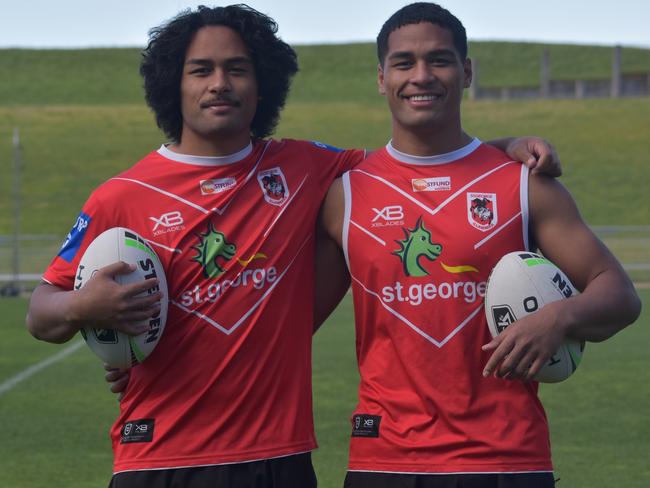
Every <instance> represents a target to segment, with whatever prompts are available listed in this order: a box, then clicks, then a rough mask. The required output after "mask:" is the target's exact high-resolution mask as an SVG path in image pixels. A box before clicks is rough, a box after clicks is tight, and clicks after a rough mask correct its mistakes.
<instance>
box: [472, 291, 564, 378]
mask: <svg viewBox="0 0 650 488" xmlns="http://www.w3.org/2000/svg"><path fill="white" fill-rule="evenodd" d="M559 303H560V302H553V303H550V304H547V305H546V306H544V307H543V308H541V309H540V310H539V311H537V312H535V313H532V314H530V315H528V316H526V317H524V318H522V319H519V320H517V321H516V322H514V323H512V324H511V325H509V326H508V328H507V329H506V330H504V331H503V332H502V333H501V334H499V335H498V336H497V337H495V338H494V339H492V341H490V342H489V343H488V344H485V345H484V346H483V347H482V348H481V349H483V351H493V353H492V356H490V359H489V360H488V362H487V363H486V365H485V368H484V370H483V376H485V377H487V376H489V375H491V374H492V373H493V372H494V375H495V376H496V377H497V378H505V379H509V380H523V381H528V380H532V379H534V377H535V375H536V374H537V373H538V372H539V370H540V369H542V367H543V366H544V365H545V364H546V363H547V362H548V361H549V359H550V358H551V356H553V354H555V353H556V352H557V350H558V349H559V348H560V345H562V342H563V341H564V340H565V338H566V337H565V332H564V328H563V327H562V326H561V325H560V324H559V322H558V317H560V316H561V315H560V314H559V313H558V310H557V309H558V304H559Z"/></svg>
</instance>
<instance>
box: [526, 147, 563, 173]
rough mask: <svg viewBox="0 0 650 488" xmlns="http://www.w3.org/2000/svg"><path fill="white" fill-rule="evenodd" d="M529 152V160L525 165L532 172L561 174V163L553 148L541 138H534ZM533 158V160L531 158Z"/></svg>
mask: <svg viewBox="0 0 650 488" xmlns="http://www.w3.org/2000/svg"><path fill="white" fill-rule="evenodd" d="M529 149H530V153H531V158H530V160H529V161H530V162H531V164H529V163H528V161H527V162H526V166H528V168H529V169H530V170H531V171H532V173H533V174H538V173H543V174H546V175H549V176H553V177H558V176H560V175H561V174H562V165H561V163H560V158H559V157H558V155H557V152H556V150H555V148H554V147H553V146H552V145H551V144H549V143H548V142H546V141H545V140H543V139H539V140H536V141H534V142H533V143H532V146H531V147H530V148H529ZM533 159H534V160H535V161H534V162H533V161H532V160H533Z"/></svg>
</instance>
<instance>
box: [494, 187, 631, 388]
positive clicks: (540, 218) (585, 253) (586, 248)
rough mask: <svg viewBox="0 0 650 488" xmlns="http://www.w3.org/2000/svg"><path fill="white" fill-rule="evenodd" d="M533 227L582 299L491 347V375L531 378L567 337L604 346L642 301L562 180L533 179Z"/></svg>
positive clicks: (539, 316) (553, 307)
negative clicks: (583, 217)
mask: <svg viewBox="0 0 650 488" xmlns="http://www.w3.org/2000/svg"><path fill="white" fill-rule="evenodd" d="M529 197H530V207H531V219H532V220H531V224H532V228H533V232H534V235H535V238H536V240H537V243H538V244H539V247H540V249H541V251H542V252H543V253H544V255H545V256H546V257H547V258H548V259H550V260H551V261H552V262H554V263H555V264H556V265H557V266H558V267H559V268H560V269H562V270H563V271H564V272H565V273H566V274H567V276H568V277H569V278H570V279H571V281H572V282H573V283H574V285H575V286H576V287H577V288H578V289H580V290H583V292H582V293H581V294H580V295H577V296H575V297H571V298H568V299H566V300H560V301H557V302H553V303H550V304H548V305H546V306H545V307H543V308H542V309H540V310H539V311H538V312H536V313H534V314H531V315H529V316H527V317H525V318H523V319H521V320H519V321H518V322H517V327H510V328H508V329H507V330H506V331H505V332H504V333H502V334H501V335H499V336H498V337H497V338H495V339H494V340H493V341H491V342H490V343H489V344H487V345H486V346H484V349H485V350H493V351H494V353H493V354H492V357H491V358H490V359H489V361H488V363H487V364H486V368H485V372H484V373H485V374H486V375H488V374H491V373H492V371H494V370H496V368H497V366H498V365H499V364H501V366H500V368H499V369H498V371H497V375H498V376H504V375H510V377H511V378H522V379H530V378H532V377H533V376H535V374H536V373H537V372H538V371H539V369H541V367H542V366H543V365H544V364H545V363H546V362H547V361H548V359H549V358H550V356H551V355H552V354H553V353H554V352H555V351H556V350H557V349H558V347H559V346H560V344H561V343H562V342H563V341H564V340H565V339H566V338H573V339H576V340H586V341H595V342H597V341H603V340H605V339H607V338H609V337H611V336H612V335H614V334H615V333H617V332H618V331H620V330H621V329H623V328H624V327H625V326H627V325H629V324H631V323H632V322H634V321H635V320H636V319H637V318H638V316H639V313H640V311H641V301H640V300H639V297H638V295H637V294H636V291H635V289H634V286H633V284H632V283H631V281H630V279H629V278H628V276H627V274H626V273H625V271H623V269H622V267H621V265H620V264H619V263H618V261H617V260H616V258H615V257H614V256H613V255H612V254H611V252H610V251H609V250H608V249H607V248H606V247H605V245H604V244H603V243H602V242H600V240H598V238H597V237H596V236H595V235H594V234H593V233H592V232H591V230H590V229H589V227H588V226H587V225H586V224H585V223H584V221H583V220H582V218H581V217H580V214H579V212H578V209H577V207H576V205H575V202H574V201H573V199H572V198H571V196H570V195H569V193H568V191H566V189H565V188H564V187H563V186H562V185H560V184H559V183H558V182H557V181H555V180H551V179H549V178H545V177H542V176H531V178H530V195H529Z"/></svg>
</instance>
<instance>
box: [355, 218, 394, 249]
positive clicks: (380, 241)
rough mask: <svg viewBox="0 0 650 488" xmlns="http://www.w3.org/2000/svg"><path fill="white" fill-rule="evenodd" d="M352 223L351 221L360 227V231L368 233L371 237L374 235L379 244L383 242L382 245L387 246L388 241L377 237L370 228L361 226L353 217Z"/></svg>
mask: <svg viewBox="0 0 650 488" xmlns="http://www.w3.org/2000/svg"><path fill="white" fill-rule="evenodd" d="M350 223H351V224H352V225H354V226H355V227H356V228H358V229H359V230H360V231H362V232H365V233H366V234H368V235H369V236H370V237H372V238H373V239H374V240H376V241H377V242H378V243H379V244H381V245H382V246H386V241H384V240H383V239H380V238H379V237H377V236H376V235H375V234H373V233H372V232H370V231H369V230H368V229H366V228H364V227H362V226H360V225H359V224H357V223H356V222H355V221H354V220H351V219H350Z"/></svg>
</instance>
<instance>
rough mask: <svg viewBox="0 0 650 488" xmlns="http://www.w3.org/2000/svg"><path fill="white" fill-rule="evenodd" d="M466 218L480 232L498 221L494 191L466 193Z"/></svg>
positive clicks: (488, 228)
mask: <svg viewBox="0 0 650 488" xmlns="http://www.w3.org/2000/svg"><path fill="white" fill-rule="evenodd" d="M467 220H468V221H469V223H470V224H471V225H472V227H475V228H477V229H478V230H480V231H482V232H486V231H488V230H490V229H492V228H494V227H495V226H496V225H497V222H498V221H499V219H498V213H497V195H496V193H467Z"/></svg>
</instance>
